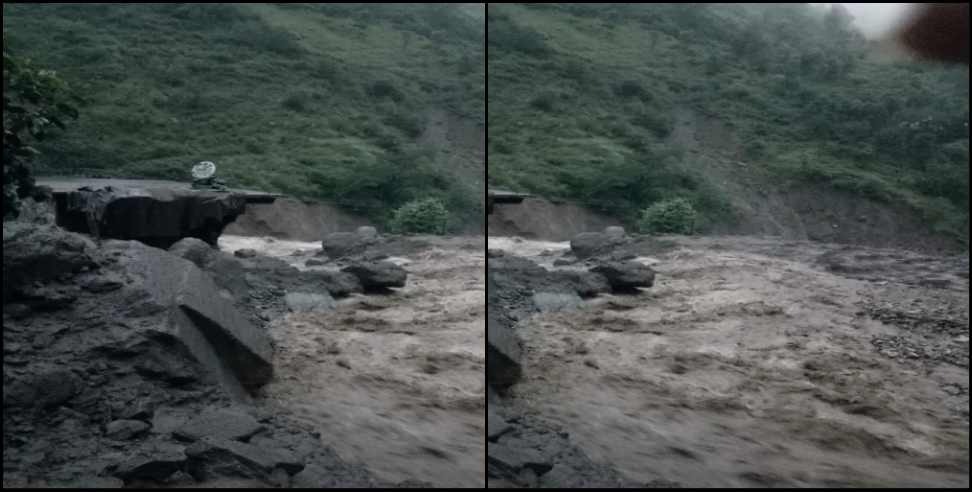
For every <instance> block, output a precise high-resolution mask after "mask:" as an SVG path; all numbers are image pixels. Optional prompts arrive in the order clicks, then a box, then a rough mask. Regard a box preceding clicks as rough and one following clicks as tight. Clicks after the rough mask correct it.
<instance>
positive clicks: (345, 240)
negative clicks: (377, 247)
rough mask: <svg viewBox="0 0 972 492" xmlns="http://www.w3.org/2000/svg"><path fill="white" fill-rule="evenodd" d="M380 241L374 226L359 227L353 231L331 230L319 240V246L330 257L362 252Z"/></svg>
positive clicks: (336, 257)
mask: <svg viewBox="0 0 972 492" xmlns="http://www.w3.org/2000/svg"><path fill="white" fill-rule="evenodd" d="M379 241H380V238H379V237H378V234H377V231H375V230H374V228H369V227H361V228H359V229H358V230H357V231H355V232H332V233H331V234H328V235H327V236H325V237H324V239H323V240H321V248H322V249H323V251H324V253H325V254H326V255H327V256H328V257H329V258H331V259H338V258H345V257H349V256H355V255H360V254H363V253H364V252H365V251H366V250H367V249H368V247H370V246H372V245H374V244H377V243H378V242H379Z"/></svg>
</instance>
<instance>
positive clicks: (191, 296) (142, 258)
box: [104, 241, 273, 399]
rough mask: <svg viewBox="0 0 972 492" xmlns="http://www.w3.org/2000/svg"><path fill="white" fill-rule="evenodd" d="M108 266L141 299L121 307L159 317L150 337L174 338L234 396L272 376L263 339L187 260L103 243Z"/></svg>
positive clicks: (136, 245)
mask: <svg viewBox="0 0 972 492" xmlns="http://www.w3.org/2000/svg"><path fill="white" fill-rule="evenodd" d="M104 251H105V252H106V254H108V255H110V256H111V257H113V258H114V260H115V263H114V264H113V265H112V266H111V267H110V268H112V269H117V270H120V271H121V272H124V274H125V275H126V276H128V277H130V278H133V279H134V280H135V281H134V282H133V285H134V286H135V287H133V288H135V289H139V290H141V291H142V294H141V295H142V297H144V300H143V301H142V302H140V303H138V304H136V305H132V306H127V307H126V308H127V309H128V310H130V311H133V312H134V311H137V312H140V313H151V312H160V313H165V314H166V316H165V317H164V321H165V322H164V323H160V324H157V325H155V326H152V327H151V328H147V329H150V330H152V331H154V332H155V333H157V334H159V335H162V336H165V337H168V338H171V339H174V340H176V341H178V342H179V343H180V344H182V346H183V347H185V348H186V349H187V350H188V352H189V353H190V354H191V355H192V356H193V357H194V358H195V359H196V360H197V361H199V362H200V363H201V364H202V365H203V366H204V367H206V368H207V369H208V370H209V372H210V373H211V374H213V375H214V376H215V377H216V378H217V379H218V380H219V381H220V382H221V383H222V384H223V386H224V388H225V389H226V390H227V391H228V392H229V393H230V394H231V395H232V396H234V397H237V398H241V399H246V398H247V392H246V391H245V389H246V388H255V387H258V386H261V385H263V384H265V383H267V382H268V381H269V380H270V379H271V377H272V375H273V367H272V365H271V361H272V355H273V354H272V348H271V345H270V339H269V336H268V335H267V334H266V333H265V332H263V331H261V330H258V329H257V328H256V327H255V326H253V325H252V324H251V323H250V321H249V320H248V319H247V318H246V317H244V316H243V315H242V314H241V313H240V312H239V311H237V309H236V308H235V307H234V306H233V304H232V302H231V301H229V300H227V299H225V298H223V297H222V296H220V295H219V287H218V286H217V284H216V283H215V282H214V281H213V279H212V277H210V276H209V275H207V274H205V273H204V272H203V271H202V270H200V269H199V268H198V267H196V265H194V264H193V263H191V262H189V261H188V260H185V259H182V258H179V257H177V256H175V255H172V254H169V253H167V252H165V251H162V250H160V249H156V248H152V247H149V246H146V245H144V244H141V243H138V242H135V241H106V242H105V245H104Z"/></svg>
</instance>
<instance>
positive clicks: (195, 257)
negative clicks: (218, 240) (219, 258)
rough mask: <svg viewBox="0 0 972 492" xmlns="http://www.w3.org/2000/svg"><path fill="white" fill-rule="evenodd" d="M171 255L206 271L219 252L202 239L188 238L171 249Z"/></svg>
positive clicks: (181, 240)
mask: <svg viewBox="0 0 972 492" xmlns="http://www.w3.org/2000/svg"><path fill="white" fill-rule="evenodd" d="M169 253H172V254H174V255H176V256H178V257H180V258H185V259H187V260H189V261H191V262H193V263H194V264H195V265H196V266H198V267H199V268H203V269H205V268H206V266H207V265H209V264H210V263H212V261H213V258H214V257H215V256H216V253H217V250H216V249H215V248H213V247H212V246H211V245H210V244H208V243H207V242H205V241H203V240H202V239H199V238H195V237H187V238H183V239H180V240H179V241H177V242H176V243H175V244H173V245H172V246H171V247H169Z"/></svg>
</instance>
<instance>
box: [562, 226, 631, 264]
mask: <svg viewBox="0 0 972 492" xmlns="http://www.w3.org/2000/svg"><path fill="white" fill-rule="evenodd" d="M627 242H628V239H627V238H626V237H624V236H623V235H622V236H620V237H618V236H617V235H613V234H611V235H609V234H605V233H601V232H582V233H580V234H578V235H576V236H574V238H573V239H571V241H570V250H571V251H572V252H573V253H574V256H576V257H577V258H580V259H584V258H590V257H592V256H597V255H601V254H605V253H609V252H611V251H612V250H613V249H615V248H617V247H618V246H621V245H623V244H625V243H627Z"/></svg>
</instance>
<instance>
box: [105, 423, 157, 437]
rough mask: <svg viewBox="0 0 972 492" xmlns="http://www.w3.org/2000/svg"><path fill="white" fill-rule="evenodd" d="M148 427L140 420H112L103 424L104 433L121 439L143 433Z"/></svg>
mask: <svg viewBox="0 0 972 492" xmlns="http://www.w3.org/2000/svg"><path fill="white" fill-rule="evenodd" d="M150 427H151V426H150V425H149V424H147V423H145V422H142V421H141V420H113V421H111V422H109V423H108V425H106V426H105V435H106V436H108V437H109V438H111V439H117V440H122V441H123V440H127V439H131V438H133V437H135V436H138V435H139V434H142V433H144V432H145V431H147V430H149V428H150Z"/></svg>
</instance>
